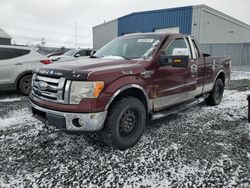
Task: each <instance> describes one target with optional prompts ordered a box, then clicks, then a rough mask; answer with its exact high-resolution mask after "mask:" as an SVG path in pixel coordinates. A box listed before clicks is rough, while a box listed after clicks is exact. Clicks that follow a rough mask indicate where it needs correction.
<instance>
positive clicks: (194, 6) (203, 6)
mask: <svg viewBox="0 0 250 188" xmlns="http://www.w3.org/2000/svg"><path fill="white" fill-rule="evenodd" d="M189 8H193V9H194V8H204V9H207V10H208V11H211V12H212V13H214V14H215V15H217V16H220V17H222V18H224V19H227V20H228V21H231V22H233V23H235V24H238V25H240V26H243V27H245V28H247V29H250V25H248V24H247V23H245V22H243V21H240V20H238V19H236V18H234V17H232V16H229V15H228V14H225V13H223V12H221V11H219V10H216V9H214V8H212V7H210V6H207V5H205V4H200V5H193V6H184V7H174V8H166V9H157V10H149V11H138V12H133V13H130V14H127V15H124V16H121V17H118V18H116V19H113V20H110V21H108V22H105V23H101V24H99V25H96V26H93V27H92V29H94V28H97V27H100V26H103V25H105V24H108V23H111V22H115V21H118V20H119V19H121V18H126V17H129V16H132V15H137V14H144V13H155V12H161V11H170V10H182V9H189Z"/></svg>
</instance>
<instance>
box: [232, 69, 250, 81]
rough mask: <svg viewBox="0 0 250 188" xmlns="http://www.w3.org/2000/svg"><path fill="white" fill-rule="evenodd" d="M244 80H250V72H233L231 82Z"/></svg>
mask: <svg viewBox="0 0 250 188" xmlns="http://www.w3.org/2000/svg"><path fill="white" fill-rule="evenodd" d="M243 79H250V72H243V71H232V72H231V80H243Z"/></svg>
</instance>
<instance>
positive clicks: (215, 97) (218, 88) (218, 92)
mask: <svg viewBox="0 0 250 188" xmlns="http://www.w3.org/2000/svg"><path fill="white" fill-rule="evenodd" d="M224 88H225V86H224V83H223V81H222V80H221V79H217V80H216V82H215V84H214V87H213V90H212V91H211V92H210V93H209V96H208V98H206V100H205V101H206V103H207V104H208V105H210V106H216V105H218V104H220V103H221V101H222V97H223V93H224Z"/></svg>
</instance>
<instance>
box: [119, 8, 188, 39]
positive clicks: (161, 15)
mask: <svg viewBox="0 0 250 188" xmlns="http://www.w3.org/2000/svg"><path fill="white" fill-rule="evenodd" d="M192 12H193V8H192V7H191V6H189V7H181V8H173V9H163V10H156V11H146V12H138V13H132V14H129V15H127V16H124V17H121V18H118V35H119V36H121V35H123V34H126V33H136V32H153V31H154V29H159V28H167V27H176V26H179V27H180V33H185V34H191V26H192Z"/></svg>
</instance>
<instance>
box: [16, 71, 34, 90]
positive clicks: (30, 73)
mask: <svg viewBox="0 0 250 188" xmlns="http://www.w3.org/2000/svg"><path fill="white" fill-rule="evenodd" d="M27 75H32V72H26V73H23V74H20V75H19V76H18V77H17V79H16V88H17V89H19V82H20V80H21V79H22V77H24V76H27Z"/></svg>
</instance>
